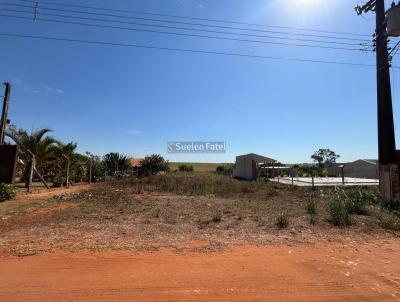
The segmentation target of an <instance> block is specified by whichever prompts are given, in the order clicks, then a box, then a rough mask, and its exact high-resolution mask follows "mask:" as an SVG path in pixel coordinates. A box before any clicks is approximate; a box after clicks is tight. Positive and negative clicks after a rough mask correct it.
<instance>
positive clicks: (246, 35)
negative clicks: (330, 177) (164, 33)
mask: <svg viewBox="0 0 400 302" xmlns="http://www.w3.org/2000/svg"><path fill="white" fill-rule="evenodd" d="M1 11H5V12H13V13H26V14H32V12H29V11H21V10H14V9H1ZM40 16H52V17H61V18H69V19H78V20H88V21H95V22H109V23H118V24H128V25H137V26H148V27H156V28H168V29H175V30H185V31H195V32H207V33H215V34H226V35H235V36H244V37H257V38H267V39H279V40H290V41H301V42H313V43H324V44H334V45H349V46H365V45H362V43H349V42H338V41H325V40H314V39H302V38H291V37H278V36H270V35H255V34H245V33H234V32H227V31H217V30H207V29H197V28H189V27H177V26H167V25H158V24H147V23H138V22H127V21H118V20H108V19H100V18H88V17H80V16H69V15H62V14H48V13H40V14H35V18H36V19H35V20H37V19H39V18H40ZM29 19H31V18H29ZM123 29H126V28H123ZM128 30H130V28H129V29H128ZM371 43H372V42H371Z"/></svg>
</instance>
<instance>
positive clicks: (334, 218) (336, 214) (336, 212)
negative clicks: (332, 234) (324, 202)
mask: <svg viewBox="0 0 400 302" xmlns="http://www.w3.org/2000/svg"><path fill="white" fill-rule="evenodd" d="M328 213H329V221H330V222H331V223H332V224H333V225H336V226H349V225H351V217H350V214H349V212H348V209H347V207H346V204H345V202H344V201H343V200H342V199H341V198H340V197H339V196H335V197H333V198H332V199H331V200H330V201H329V204H328Z"/></svg>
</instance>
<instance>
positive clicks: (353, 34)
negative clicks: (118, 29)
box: [15, 0, 370, 37]
mask: <svg viewBox="0 0 400 302" xmlns="http://www.w3.org/2000/svg"><path fill="white" fill-rule="evenodd" d="M15 1H20V2H25V3H32V4H36V1H32V0H15ZM40 4H45V5H52V6H61V7H77V8H84V9H94V10H102V11H110V12H119V13H129V14H141V15H149V16H158V17H168V18H177V19H186V20H197V21H206V22H215V23H226V24H239V25H248V26H259V27H266V28H280V29H289V30H301V31H308V32H319V33H328V34H340V35H350V36H359V37H370V35H368V34H360V33H350V32H338V31H328V30H319V29H310V28H295V27H287V26H276V25H267V24H259V23H246V22H238V21H232V20H223V19H209V18H197V17H188V16H179V15H170V14H160V13H151V12H146V11H134V10H121V9H113V8H106V7H94V6H86V5H77V4H66V3H57V2H51V1H40Z"/></svg>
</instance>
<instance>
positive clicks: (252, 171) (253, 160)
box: [233, 153, 277, 180]
mask: <svg viewBox="0 0 400 302" xmlns="http://www.w3.org/2000/svg"><path fill="white" fill-rule="evenodd" d="M276 162H277V161H276V160H275V159H272V158H269V157H265V156H261V155H258V154H254V153H250V154H245V155H239V156H236V162H235V169H234V170H233V177H236V178H241V179H246V180H253V179H257V178H258V176H259V169H258V167H259V165H272V164H274V163H276Z"/></svg>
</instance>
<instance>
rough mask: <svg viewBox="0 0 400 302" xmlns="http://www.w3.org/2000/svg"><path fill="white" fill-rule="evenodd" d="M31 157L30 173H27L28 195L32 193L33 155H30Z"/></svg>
mask: <svg viewBox="0 0 400 302" xmlns="http://www.w3.org/2000/svg"><path fill="white" fill-rule="evenodd" d="M31 156H32V162H31V166H30V171H29V183H28V193H32V181H33V169H34V166H35V164H36V163H35V161H36V160H35V155H33V154H32V153H31Z"/></svg>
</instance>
